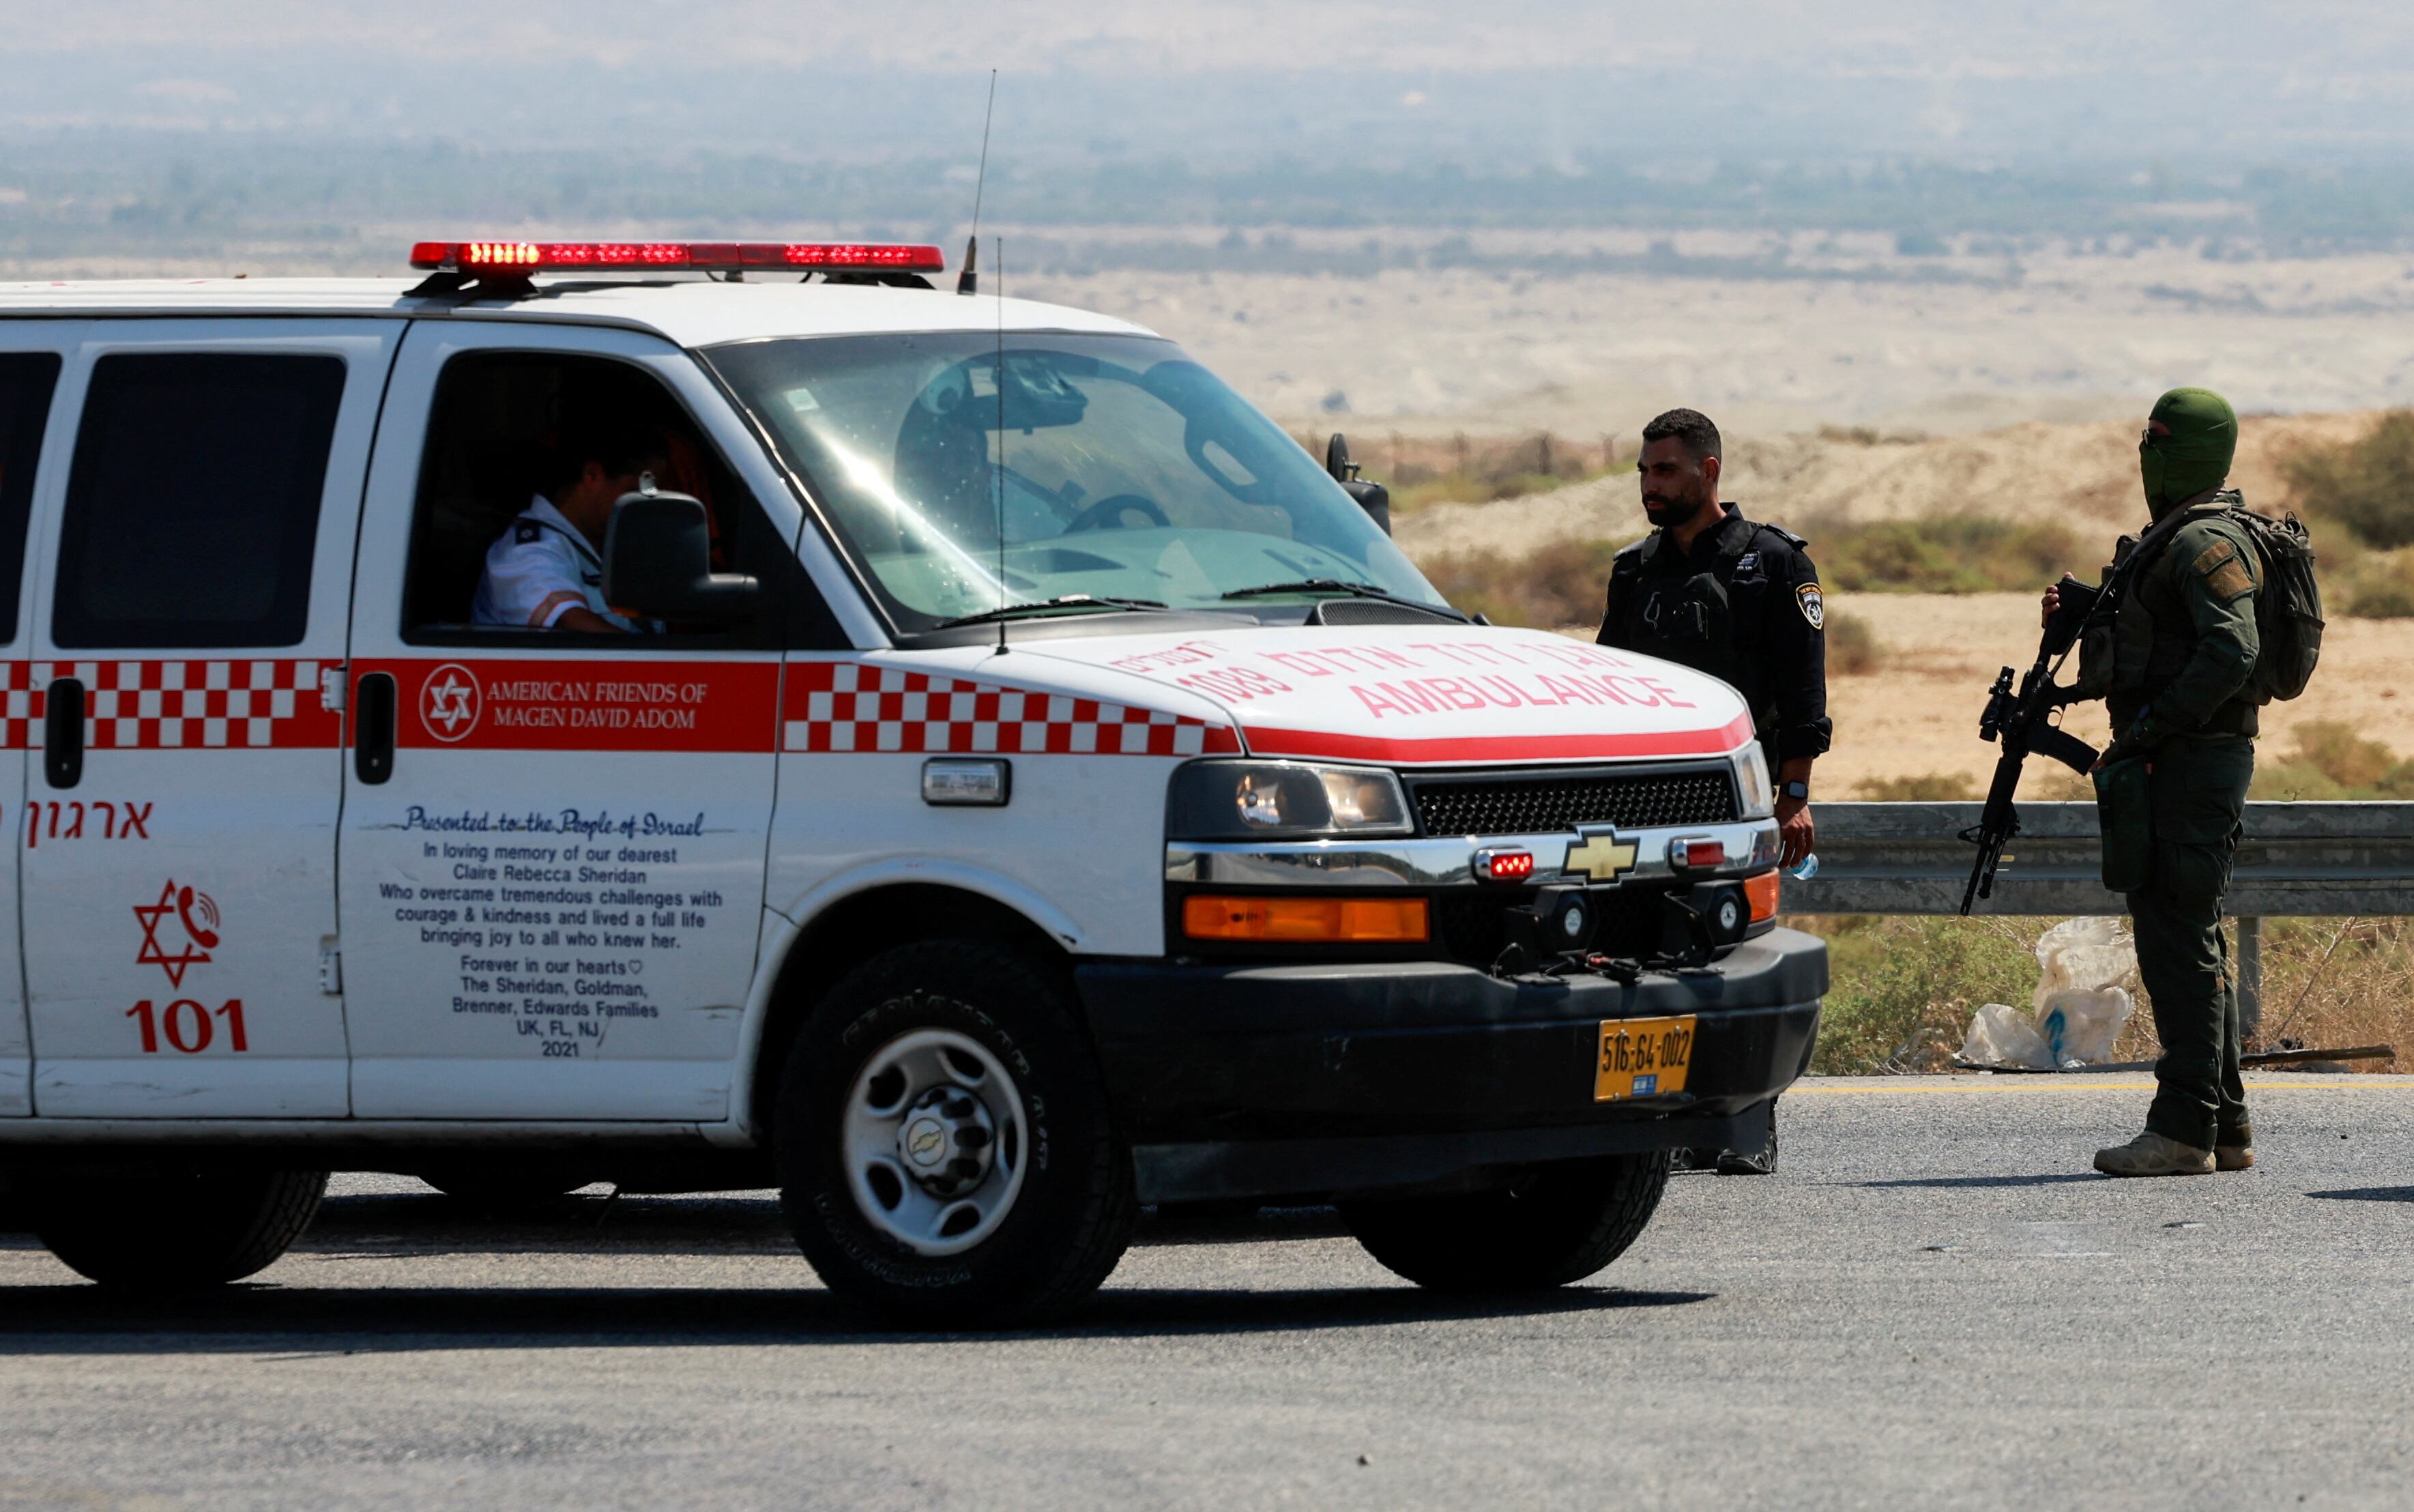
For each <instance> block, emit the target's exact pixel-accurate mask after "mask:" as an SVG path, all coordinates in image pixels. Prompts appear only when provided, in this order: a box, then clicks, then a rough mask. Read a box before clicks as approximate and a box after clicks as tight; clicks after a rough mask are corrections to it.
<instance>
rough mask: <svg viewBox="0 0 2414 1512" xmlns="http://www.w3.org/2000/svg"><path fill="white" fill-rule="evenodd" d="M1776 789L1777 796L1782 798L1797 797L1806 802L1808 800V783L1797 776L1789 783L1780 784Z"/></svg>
mask: <svg viewBox="0 0 2414 1512" xmlns="http://www.w3.org/2000/svg"><path fill="white" fill-rule="evenodd" d="M1777 791H1778V794H1779V796H1781V797H1783V798H1798V799H1800V800H1802V801H1804V802H1806V803H1807V802H1809V801H1810V784H1809V783H1807V782H1804V781H1802V780H1801V779H1800V778H1798V777H1797V778H1796V779H1795V780H1794V781H1792V782H1790V783H1784V784H1781V786H1779V787H1778V789H1777Z"/></svg>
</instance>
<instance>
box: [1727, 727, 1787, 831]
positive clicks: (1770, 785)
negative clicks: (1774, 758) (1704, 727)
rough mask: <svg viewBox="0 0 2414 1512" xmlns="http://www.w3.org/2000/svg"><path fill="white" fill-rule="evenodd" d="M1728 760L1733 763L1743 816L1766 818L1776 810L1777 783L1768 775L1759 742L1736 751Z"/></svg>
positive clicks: (1766, 760) (1766, 764)
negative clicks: (1741, 801)
mask: <svg viewBox="0 0 2414 1512" xmlns="http://www.w3.org/2000/svg"><path fill="white" fill-rule="evenodd" d="M1728 759H1729V760H1731V761H1733V762H1734V763H1735V775H1736V792H1738V793H1740V794H1741V795H1743V816H1744V817H1745V818H1747V819H1766V818H1767V817H1768V816H1771V815H1773V814H1775V813H1776V812H1777V784H1776V783H1775V782H1774V781H1773V780H1771V778H1770V777H1769V775H1768V758H1767V757H1766V756H1763V755H1761V754H1760V742H1759V741H1752V742H1751V744H1750V745H1747V746H1745V747H1744V748H1743V749H1741V750H1739V751H1737V752H1736V753H1735V754H1734V755H1733V756H1730V757H1728Z"/></svg>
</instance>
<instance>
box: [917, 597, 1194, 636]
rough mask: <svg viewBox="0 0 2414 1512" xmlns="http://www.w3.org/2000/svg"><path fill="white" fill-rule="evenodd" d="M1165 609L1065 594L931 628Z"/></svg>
mask: <svg viewBox="0 0 2414 1512" xmlns="http://www.w3.org/2000/svg"><path fill="white" fill-rule="evenodd" d="M1164 607H1165V606H1164V605H1162V604H1160V603H1158V602H1157V601H1156V600H1155V599H1153V598H1112V597H1107V596H1102V595H1100V594H1096V593H1064V594H1060V595H1058V596H1057V597H1055V598H1044V599H1040V600H1038V601H1036V603H1030V604H1001V605H999V606H997V607H996V608H993V609H983V610H981V611H980V612H979V613H978V614H960V615H957V616H956V617H955V618H954V619H952V620H942V621H939V622H938V623H937V624H934V625H932V626H931V629H933V630H952V629H954V628H955V627H956V626H958V625H960V624H990V623H992V622H993V621H999V620H1024V619H1029V618H1030V617H1031V616H1033V615H1036V614H1051V613H1054V612H1055V611H1056V610H1058V609H1162V608H1164Z"/></svg>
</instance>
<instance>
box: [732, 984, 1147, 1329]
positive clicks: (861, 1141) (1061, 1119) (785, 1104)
mask: <svg viewBox="0 0 2414 1512" xmlns="http://www.w3.org/2000/svg"><path fill="white" fill-rule="evenodd" d="M777 1144H778V1151H779V1163H780V1188H781V1201H782V1205H784V1206H785V1208H786V1210H787V1214H788V1220H789V1222H790V1223H791V1224H792V1225H794V1227H795V1230H796V1235H797V1246H798V1248H800V1249H802V1250H804V1252H805V1258H806V1259H808V1260H810V1261H811V1262H812V1266H813V1269H814V1270H815V1271H817V1272H819V1273H820V1275H821V1278H822V1280H823V1282H824V1283H825V1284H827V1286H828V1287H829V1288H830V1290H831V1291H833V1292H835V1293H837V1294H839V1295H841V1296H842V1297H844V1298H846V1299H847V1300H848V1301H850V1302H853V1303H855V1304H857V1306H860V1307H862V1308H865V1309H867V1310H871V1311H872V1312H875V1313H878V1314H880V1315H881V1316H883V1317H886V1318H888V1319H890V1320H892V1321H894V1322H898V1323H903V1324H908V1325H947V1326H976V1327H986V1326H998V1325H1006V1324H1014V1323H1024V1322H1030V1321H1033V1320H1035V1319H1039V1318H1045V1317H1049V1316H1052V1315H1055V1314H1058V1313H1062V1312H1064V1311H1065V1310H1068V1309H1070V1308H1072V1307H1074V1306H1075V1305H1077V1304H1078V1303H1080V1301H1081V1300H1083V1299H1084V1298H1086V1297H1087V1296H1088V1295H1090V1294H1091V1293H1092V1292H1094V1291H1095V1290H1096V1289H1097V1286H1098V1284H1099V1283H1100V1282H1101V1281H1103V1280H1106V1278H1107V1274H1108V1272H1110V1271H1111V1270H1112V1269H1114V1266H1115V1262H1116V1261H1117V1260H1118V1259H1120V1258H1121V1257H1122V1255H1123V1251H1124V1248H1125V1245H1127V1244H1128V1243H1129V1242H1130V1239H1131V1230H1132V1224H1133V1221H1134V1219H1135V1217H1136V1215H1137V1213H1138V1211H1139V1206H1138V1204H1137V1202H1136V1200H1135V1199H1134V1197H1133V1193H1132V1177H1131V1158H1130V1155H1129V1152H1128V1151H1126V1150H1125V1148H1124V1146H1123V1145H1122V1143H1121V1141H1120V1140H1118V1139H1117V1137H1116V1135H1115V1131H1114V1127H1113V1122H1112V1120H1111V1118H1110V1115H1109V1113H1108V1108H1107V1098H1106V1087H1105V1085H1104V1083H1103V1082H1102V1081H1101V1079H1100V1077H1099V1074H1098V1069H1097V1064H1096V1061H1095V1057H1093V1055H1091V1053H1090V1047H1089V1042H1088V1040H1087V1037H1086V1036H1085V1035H1083V1033H1082V1032H1081V1028H1080V1022H1079V1019H1078V1017H1077V1015H1076V1013H1075V1010H1074V1005H1073V1000H1072V995H1071V993H1070V991H1069V990H1068V989H1067V988H1066V987H1065V985H1064V984H1063V983H1062V981H1060V979H1059V978H1058V977H1057V976H1056V975H1055V974H1054V973H1051V972H1050V971H1048V970H1046V969H1044V968H1042V967H1040V966H1036V965H1035V964H1034V963H1032V962H1031V961H1029V960H1026V959H1025V958H1023V957H1021V956H1019V955H1016V954H1014V953H1011V952H1009V951H1004V950H1001V949H999V948H997V947H995V946H991V945H987V944H982V943H979V942H976V941H970V940H947V941H936V942H930V943H924V944H917V945H908V946H902V947H900V948H898V949H896V950H893V951H887V952H886V953H885V954H882V955H879V956H876V957H874V958H873V959H872V960H871V961H870V962H867V963H866V964H865V965H864V966H860V967H858V968H857V970H856V971H854V972H853V973H852V974H850V975H849V976H848V977H847V978H846V979H845V980H844V981H841V982H840V983H839V985H838V986H837V987H836V988H834V989H832V991H831V993H830V995H829V996H828V998H827V999H826V1000H825V1001H824V1003H823V1004H822V1006H821V1009H820V1010H819V1011H818V1012H816V1013H815V1014H814V1016H813V1018H812V1021H811V1022H809V1023H808V1024H807V1025H805V1027H804V1029H803V1032H802V1033H800V1034H799V1035H798V1036H797V1044H796V1048H795V1049H794V1051H793V1052H792V1053H791V1054H790V1056H789V1060H788V1065H787V1069H786V1073H785V1075H784V1076H783V1078H782V1082H781V1092H780V1101H779V1112H778V1115H777Z"/></svg>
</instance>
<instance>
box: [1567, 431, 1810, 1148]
mask: <svg viewBox="0 0 2414 1512" xmlns="http://www.w3.org/2000/svg"><path fill="white" fill-rule="evenodd" d="M1721 465H1722V459H1721V447H1720V442H1719V427H1716V426H1714V425H1712V424H1711V423H1710V420H1709V417H1708V416H1706V415H1704V414H1701V413H1700V412H1696V411H1692V410H1671V411H1669V412H1667V413H1665V414H1662V415H1661V416H1659V417H1658V418H1656V419H1654V420H1653V421H1652V422H1651V423H1650V424H1649V425H1647V426H1646V427H1643V455H1642V457H1640V458H1638V459H1637V461H1636V464H1635V472H1636V474H1637V475H1638V477H1639V478H1640V480H1641V483H1642V488H1643V513H1644V515H1645V516H1646V517H1647V518H1648V519H1649V520H1650V521H1651V523H1652V524H1653V525H1654V526H1656V527H1658V528H1657V529H1656V530H1654V531H1652V532H1651V533H1650V534H1649V535H1647V536H1645V537H1644V538H1643V539H1642V540H1640V541H1638V542H1636V543H1635V544H1634V545H1632V546H1628V547H1627V548H1626V549H1625V550H1623V551H1620V552H1619V553H1618V554H1617V557H1616V559H1615V560H1613V561H1612V562H1611V563H1610V569H1609V591H1608V601H1607V604H1606V606H1605V607H1604V612H1603V614H1602V621H1601V635H1600V636H1599V637H1598V639H1599V641H1600V643H1601V644H1602V645H1604V646H1614V647H1617V649H1619V650H1621V651H1640V652H1642V653H1643V654H1645V655H1647V656H1658V657H1661V658H1663V659H1665V660H1667V661H1671V662H1676V663H1679V664H1681V665H1683V666H1690V667H1693V668H1695V669H1697V670H1699V671H1704V672H1707V673H1709V674H1710V675H1711V676H1713V677H1716V678H1719V679H1721V681H1725V682H1727V683H1729V684H1730V685H1732V686H1733V687H1734V688H1735V689H1736V691H1737V692H1739V693H1741V694H1742V695H1743V696H1744V701H1745V703H1746V704H1748V705H1749V706H1750V707H1751V718H1752V726H1753V728H1754V729H1755V730H1756V731H1757V732H1758V733H1759V736H1760V743H1761V749H1762V752H1763V754H1764V755H1765V756H1766V757H1767V761H1768V770H1769V771H1773V772H1775V773H1777V779H1776V780H1777V791H1776V793H1775V795H1774V796H1775V798H1776V801H1777V820H1778V840H1779V844H1780V846H1781V851H1782V856H1781V860H1782V861H1783V863H1784V864H1785V865H1787V866H1793V865H1796V863H1798V862H1799V861H1801V860H1802V858H1804V857H1805V856H1808V855H1809V854H1810V846H1811V842H1812V840H1813V839H1814V838H1815V835H1814V831H1813V830H1812V827H1811V819H1810V764H1811V763H1812V762H1813V761H1815V760H1817V759H1818V758H1819V757H1820V756H1822V755H1824V754H1825V751H1826V749H1827V741H1828V734H1829V728H1830V726H1829V724H1828V720H1827V653H1826V639H1825V627H1826V622H1827V621H1826V606H1825V602H1824V600H1823V599H1822V597H1821V595H1820V590H1819V574H1818V570H1817V569H1816V568H1814V567H1813V566H1811V564H1810V555H1809V553H1808V552H1807V550H1806V549H1805V548H1806V546H1807V543H1806V542H1804V541H1803V539H1802V537H1800V536H1798V535H1796V534H1795V533H1794V532H1792V531H1788V530H1785V529H1783V528H1781V527H1780V526H1776V525H1764V524H1757V523H1755V522H1753V521H1751V520H1748V519H1746V518H1744V516H1743V515H1742V513H1741V512H1740V511H1739V510H1737V509H1736V506H1735V505H1733V504H1731V503H1723V502H1720V499H1719V471H1720V468H1721ZM1776 1127H1777V1126H1776V1123H1775V1118H1774V1111H1773V1110H1772V1114H1771V1122H1770V1124H1769V1130H1770V1133H1769V1145H1768V1147H1767V1148H1766V1149H1765V1150H1763V1151H1760V1152H1758V1153H1756V1154H1753V1153H1746V1154H1737V1153H1736V1152H1734V1151H1728V1152H1726V1153H1724V1154H1721V1156H1720V1157H1719V1160H1718V1168H1719V1169H1720V1170H1721V1172H1726V1173H1729V1174H1739V1173H1743V1172H1752V1173H1764V1172H1766V1171H1769V1170H1771V1169H1773V1168H1774V1167H1775V1164H1776V1159H1777V1145H1776V1138H1777V1136H1776Z"/></svg>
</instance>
